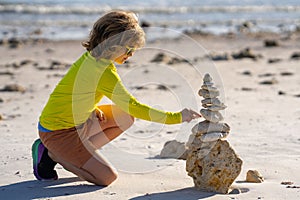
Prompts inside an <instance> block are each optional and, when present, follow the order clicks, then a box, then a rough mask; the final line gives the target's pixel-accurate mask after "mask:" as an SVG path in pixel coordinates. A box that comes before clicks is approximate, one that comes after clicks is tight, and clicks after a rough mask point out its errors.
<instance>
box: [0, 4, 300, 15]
mask: <svg viewBox="0 0 300 200" xmlns="http://www.w3.org/2000/svg"><path fill="white" fill-rule="evenodd" d="M111 9H124V10H131V11H133V12H137V13H147V14H149V13H153V14H176V13H241V12H250V13H251V12H253V13H255V12H300V5H299V6H289V5H285V6H273V5H264V6H254V5H253V6H193V7H187V6H178V7H124V6H122V7H116V8H112V7H110V6H108V5H101V6H96V7H95V6H93V7H87V6H79V5H77V6H62V5H30V4H0V13H29V14H99V13H103V12H107V11H110V10H111Z"/></svg>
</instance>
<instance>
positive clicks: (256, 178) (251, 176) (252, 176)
mask: <svg viewBox="0 0 300 200" xmlns="http://www.w3.org/2000/svg"><path fill="white" fill-rule="evenodd" d="M246 182H250V183H262V182H264V177H263V176H262V175H261V174H260V173H259V172H258V171H257V170H248V172H247V175H246Z"/></svg>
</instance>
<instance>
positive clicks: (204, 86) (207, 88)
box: [201, 85, 219, 92]
mask: <svg viewBox="0 0 300 200" xmlns="http://www.w3.org/2000/svg"><path fill="white" fill-rule="evenodd" d="M201 88H202V89H203V90H208V91H209V92H217V91H219V90H218V89H217V88H216V87H213V86H212V85H202V86H201Z"/></svg>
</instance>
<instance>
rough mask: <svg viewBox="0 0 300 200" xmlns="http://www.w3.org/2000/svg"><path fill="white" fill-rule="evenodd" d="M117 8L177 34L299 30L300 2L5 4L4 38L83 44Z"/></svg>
mask: <svg viewBox="0 0 300 200" xmlns="http://www.w3.org/2000/svg"><path fill="white" fill-rule="evenodd" d="M112 9H122V10H130V11H133V12H135V13H137V14H138V16H139V20H140V22H141V23H142V22H146V23H148V24H150V25H151V27H160V28H162V27H163V28H168V29H172V30H175V31H178V32H184V31H194V30H198V31H203V32H208V33H213V34H223V33H228V32H237V31H238V30H239V27H240V26H241V25H242V24H244V23H249V24H251V31H268V32H283V31H294V30H298V29H299V27H300V1H296V0H287V1H284V2H283V1H279V0H266V1H261V0H260V1H259V0H245V1H238V0H231V1H220V0H212V1H203V0H200V1H197V0H191V1H184V2H183V1H178V0H173V1H172V0H161V1H154V0H150V1H138V0H133V1H130V2H128V1H124V0H118V1H108V0H101V1H100V0H98V1H92V0H87V1H84V0H75V1H70V0H60V1H58V0H51V1H48V0H46V1H41V0H31V1H29V0H4V1H3V0H1V1H0V27H1V28H0V31H1V32H0V33H1V34H0V37H1V38H5V37H18V38H47V39H52V40H66V39H70V40H72V39H84V38H86V37H88V34H89V31H90V29H91V27H92V25H93V23H94V22H95V21H96V20H97V19H98V18H99V17H100V16H101V15H103V14H104V13H105V12H108V11H110V10H112ZM153 34H154V35H155V33H153ZM158 34H163V33H158ZM156 35H157V33H156Z"/></svg>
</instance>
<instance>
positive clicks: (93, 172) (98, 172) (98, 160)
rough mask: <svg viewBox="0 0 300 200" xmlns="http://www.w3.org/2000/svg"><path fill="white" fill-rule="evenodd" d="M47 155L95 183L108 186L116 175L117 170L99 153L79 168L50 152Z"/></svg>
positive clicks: (82, 177) (84, 178)
mask: <svg viewBox="0 0 300 200" xmlns="http://www.w3.org/2000/svg"><path fill="white" fill-rule="evenodd" d="M49 156H50V157H51V158H52V159H53V160H54V161H55V162H58V163H60V164H61V165H62V166H63V167H64V168H65V169H66V170H68V171H70V172H72V173H74V174H76V175H77V176H78V177H80V178H81V179H83V180H86V181H89V182H91V183H94V184H96V185H101V186H108V185H109V184H111V183H112V182H113V181H114V180H116V179H117V176H118V175H117V172H116V171H115V170H114V169H113V168H112V167H111V166H110V165H109V164H108V163H107V162H106V161H105V159H103V158H102V157H101V156H100V155H94V156H93V157H91V158H90V159H89V160H88V161H87V162H86V163H85V164H84V165H83V166H82V167H81V168H78V167H76V166H75V165H72V164H71V163H68V162H67V161H64V160H61V159H59V158H56V157H55V156H54V155H53V154H51V152H49Z"/></svg>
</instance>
